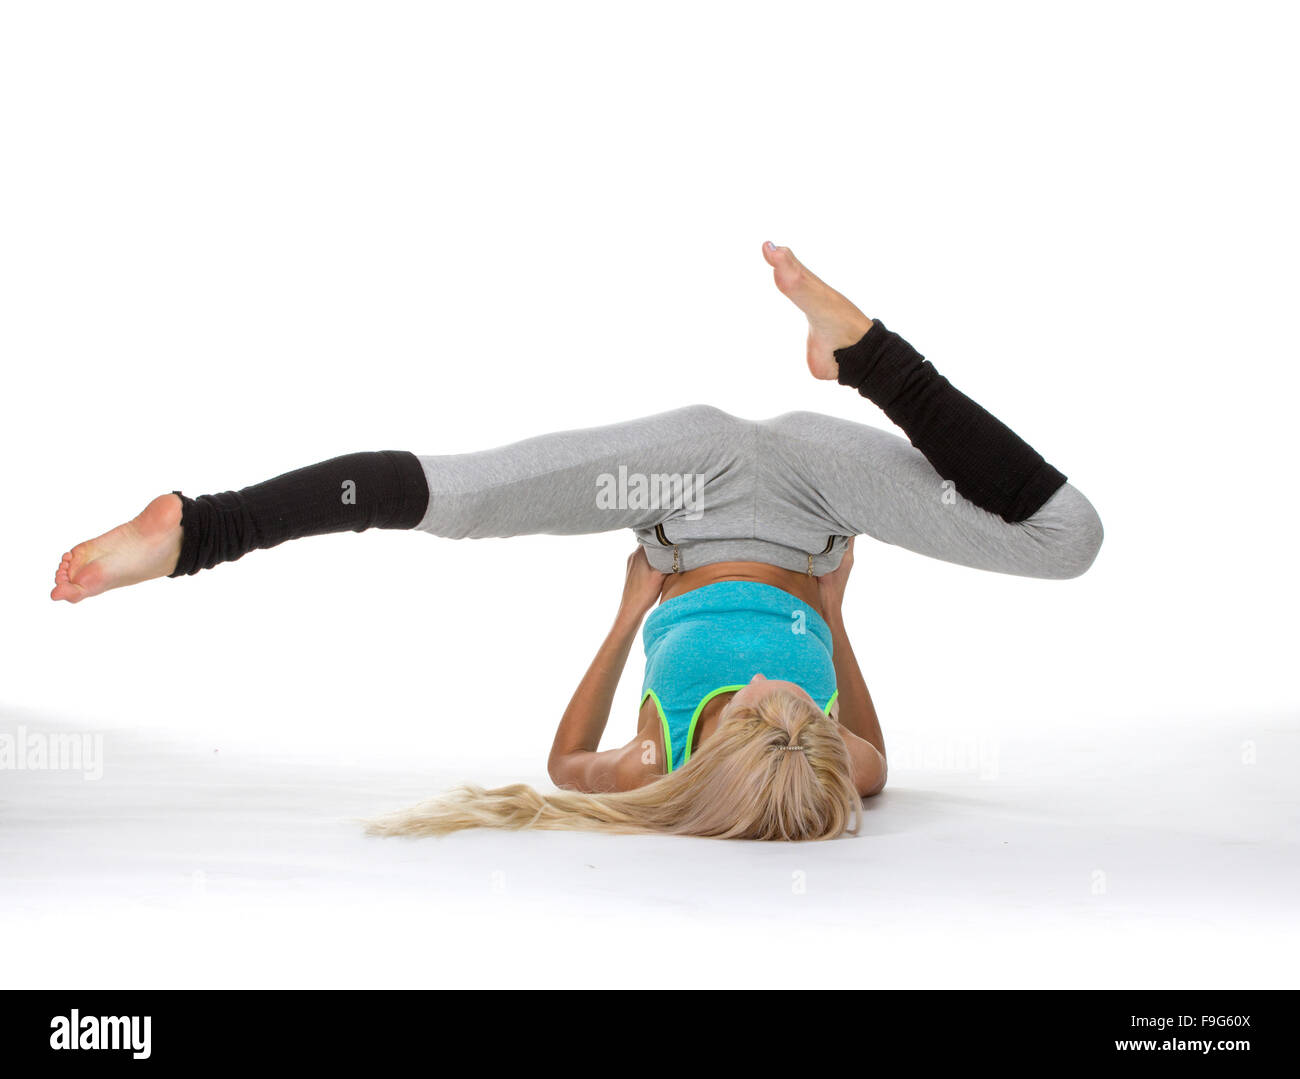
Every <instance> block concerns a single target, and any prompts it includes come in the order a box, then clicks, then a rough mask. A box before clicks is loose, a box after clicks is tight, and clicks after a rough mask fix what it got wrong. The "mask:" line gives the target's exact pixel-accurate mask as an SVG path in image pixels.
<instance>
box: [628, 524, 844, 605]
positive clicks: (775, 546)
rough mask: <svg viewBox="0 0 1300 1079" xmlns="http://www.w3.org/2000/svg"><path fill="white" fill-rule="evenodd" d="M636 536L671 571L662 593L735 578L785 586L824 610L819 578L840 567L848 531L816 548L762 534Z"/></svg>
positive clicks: (664, 570)
mask: <svg viewBox="0 0 1300 1079" xmlns="http://www.w3.org/2000/svg"><path fill="white" fill-rule="evenodd" d="M637 538H638V540H639V541H640V544H641V547H642V549H643V550H644V551H645V553H646V559H647V561H649V563H650V565H651V566H652V567H654V568H655V569H657V570H658V571H659V572H660V573H667V574H669V575H670V577H669V580H668V581H667V582H666V583H665V591H664V598H668V597H669V596H670V595H672V596H675V595H681V594H683V593H685V592H687V591H690V590H691V589H693V588H699V587H700V586H701V585H705V584H711V583H713V582H714V581H717V580H722V579H725V578H727V577H731V578H732V579H736V580H755V581H759V582H762V583H764V584H770V585H772V586H773V587H776V588H780V589H783V590H784V591H786V592H790V593H791V594H792V595H795V596H798V597H799V598H800V599H802V600H803V601H804V602H805V603H807V604H808V605H809V606H810V607H813V608H814V609H815V610H817V611H820V610H821V598H820V593H819V590H818V587H817V582H816V580H815V578H817V577H821V576H822V575H824V574H827V573H830V572H831V571H832V570H835V569H837V568H838V567H839V564H840V560H841V559H842V558H843V557H844V551H845V549H846V548H847V546H848V537H847V536H834V537H829V538H828V541H827V542H826V543H825V544H824V545H823V546H822V547H819V548H818V549H817V550H816V551H812V550H808V549H800V548H797V547H790V546H787V545H786V544H783V543H774V542H771V541H769V540H760V539H701V540H689V541H686V542H682V543H670V544H668V545H664V544H661V543H659V542H657V541H656V540H655V538H654V536H653V533H652V534H651V535H650V536H649V537H643V536H641V535H638V537H637Z"/></svg>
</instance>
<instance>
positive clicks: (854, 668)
mask: <svg viewBox="0 0 1300 1079" xmlns="http://www.w3.org/2000/svg"><path fill="white" fill-rule="evenodd" d="M852 569H853V540H852V539H850V540H849V545H848V548H847V549H846V550H845V552H844V558H843V559H842V560H841V562H840V564H839V566H838V568H836V569H835V570H833V571H832V572H830V573H828V574H826V575H825V576H823V577H818V578H817V585H818V588H819V590H820V591H821V599H822V614H823V617H824V618H825V620H826V625H827V626H828V627H829V628H830V631H831V647H832V659H833V662H834V663H835V684H836V688H837V689H838V690H839V696H838V698H837V701H836V703H837V706H838V708H839V721H840V726H841V727H842V728H843V731H842V732H841V733H842V734H843V735H844V743H845V745H847V746H848V748H849V756H850V757H851V758H852V760H853V774H854V781H855V782H856V784H857V787H858V793H859V794H861V795H862V796H863V797H866V796H868V795H872V794H879V793H880V792H881V790H883V789H884V786H885V780H886V779H887V777H888V767H887V765H886V762H885V736H884V734H883V733H882V732H881V730H880V719H879V718H878V717H877V715H876V706H875V704H874V703H873V702H872V700H871V692H870V691H869V690H868V689H867V682H866V679H865V678H863V677H862V669H861V668H860V667H859V666H858V660H857V657H856V656H855V655H854V654H853V646H852V645H851V644H850V643H849V634H848V630H847V629H846V628H845V626H844V615H843V603H844V586H845V585H846V583H847V582H848V578H849V573H850V572H851V571H852Z"/></svg>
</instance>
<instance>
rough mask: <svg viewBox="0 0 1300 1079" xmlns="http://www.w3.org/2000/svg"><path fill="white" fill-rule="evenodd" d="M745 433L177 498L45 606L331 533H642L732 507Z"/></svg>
mask: <svg viewBox="0 0 1300 1079" xmlns="http://www.w3.org/2000/svg"><path fill="white" fill-rule="evenodd" d="M752 427H753V425H752V424H750V423H748V421H744V420H740V419H737V418H736V417H734V416H730V415H728V414H727V413H725V412H723V411H721V410H720V409H716V408H712V407H711V406H708V405H692V406H689V407H686V408H680V409H675V410H672V411H669V412H664V413H660V414H658V415H654V416H647V417H643V418H640V419H636V420H630V421H626V422H623V423H615V424H609V425H606V426H603V427H592V428H585V429H579V430H571V431H560V432H554V433H550V434H544V435H538V436H536V437H534V438H529V439H525V440H523V441H521V442H515V443H512V444H510V445H506V446H501V447H499V448H496V449H491V450H483V451H480V452H476V453H463V454H451V455H445V456H423V457H418V456H416V455H415V454H413V453H410V452H408V451H405V450H381V451H375V452H364V453H353V454H346V455H344V456H341V457H334V458H331V459H330V460H328V461H322V462H319V463H317V464H313V465H307V466H305V467H304V468H300V469H295V470H294V471H292V472H287V473H284V474H283V475H280V476H276V477H274V478H272V479H269V480H266V481H264V482H262V483H258V484H255V485H253V486H251V487H245V488H243V489H241V490H238V491H226V492H222V493H220V494H215V495H200V496H199V497H197V498H189V497H187V496H185V495H183V494H181V493H180V492H179V491H176V492H173V493H172V494H170V495H161V496H159V497H158V498H156V499H154V500H153V502H151V503H150V504H149V506H147V507H146V508H145V510H144V511H143V512H142V513H141V514H140V515H139V516H138V517H136V518H135V519H133V520H132V521H128V522H127V523H126V524H124V525H120V526H118V527H117V528H115V529H113V530H112V531H111V532H107V533H105V534H104V535H102V536H99V537H97V538H96V539H94V540H88V541H86V542H84V543H80V544H78V545H77V546H76V547H74V548H73V549H72V551H70V552H68V553H67V554H65V555H64V556H63V561H62V562H61V564H60V566H59V569H58V570H57V571H56V574H55V588H54V591H53V592H52V593H51V597H52V598H54V599H62V600H68V601H70V602H73V603H76V602H79V601H80V600H82V599H85V598H87V597H89V596H93V595H98V594H99V593H101V592H105V591H108V590H109V589H112V588H119V587H122V586H124V585H128V584H136V583H139V582H141V581H145V580H151V579H154V578H157V577H164V576H170V577H180V576H186V575H191V574H194V573H197V572H198V571H199V570H201V569H212V568H213V567H215V566H217V565H219V564H220V563H222V562H230V561H234V560H236V559H238V558H241V557H243V555H244V554H246V553H247V552H249V551H252V550H265V549H267V548H270V547H275V546H278V545H279V544H281V543H284V542H286V541H288V540H291V539H301V538H303V537H305V536H314V535H324V534H328V533H333V532H344V531H353V532H363V531H365V530H367V529H369V528H395V529H413V528H419V529H420V530H422V531H425V532H429V533H432V534H433V535H437V536H445V537H449V538H453V539H462V538H481V537H487V536H522V535H530V534H541V533H545V534H552V535H576V534H580V533H591V532H607V531H614V530H619V529H623V528H634V529H635V528H649V527H653V525H655V524H657V523H658V522H660V521H662V520H664V519H666V518H667V517H669V516H670V515H672V514H674V513H679V512H682V511H683V510H684V511H685V512H687V513H691V512H693V511H695V510H696V509H701V510H702V507H705V506H709V507H714V506H721V505H724V504H726V502H727V501H728V499H731V500H733V501H734V500H735V497H736V496H735V495H734V493H733V489H734V487H735V486H736V481H737V479H738V477H739V476H740V475H741V474H742V473H744V474H748V470H745V469H741V468H739V467H738V465H739V464H740V462H741V460H742V458H743V457H744V455H745V454H746V452H747V450H748V448H749V447H750V446H751V445H752Z"/></svg>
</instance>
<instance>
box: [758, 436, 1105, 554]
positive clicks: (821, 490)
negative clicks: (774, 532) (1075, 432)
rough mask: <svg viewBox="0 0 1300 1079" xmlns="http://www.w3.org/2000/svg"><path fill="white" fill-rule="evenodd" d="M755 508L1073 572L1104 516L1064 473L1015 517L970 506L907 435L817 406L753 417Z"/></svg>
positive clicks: (921, 548) (921, 546) (842, 529)
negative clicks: (758, 489)
mask: <svg viewBox="0 0 1300 1079" xmlns="http://www.w3.org/2000/svg"><path fill="white" fill-rule="evenodd" d="M760 426H761V427H762V428H763V431H764V435H763V447H764V449H763V452H762V453H761V454H760V477H761V479H760V483H761V485H762V487H763V489H764V491H765V492H767V494H766V495H765V499H764V508H763V510H762V512H763V513H764V515H765V516H767V517H770V516H772V515H773V514H779V513H780V512H781V510H780V507H782V506H786V507H790V506H797V507H800V513H802V514H804V515H807V516H809V517H810V518H812V519H815V520H819V521H820V522H821V527H824V528H825V529H826V530H827V531H830V532H835V533H837V534H839V535H845V536H856V535H867V536H871V537H872V538H873V539H878V540H880V541H881V542H883V543H891V544H895V545H896V546H899V547H905V548H907V549H908V550H909V551H915V552H917V553H918V554H923V555H927V556H929V557H930V558H939V559H942V560H943V561H945V562H954V563H957V564H958V565H962V566H971V567H973V568H975V569H985V570H992V571H994V572H997V573H1012V574H1016V575H1017V576H1022V577H1041V578H1057V579H1060V578H1068V577H1077V576H1079V575H1080V574H1081V573H1083V572H1084V571H1085V570H1087V569H1088V567H1089V566H1090V565H1091V564H1092V562H1093V559H1094V558H1096V556H1097V551H1098V549H1099V548H1100V546H1101V542H1102V534H1103V533H1102V525H1101V520H1100V518H1099V517H1098V515H1097V511H1096V510H1095V509H1094V508H1093V507H1092V504H1091V503H1090V502H1089V501H1088V500H1087V499H1086V498H1085V497H1084V496H1083V495H1082V494H1081V493H1080V492H1079V491H1078V490H1076V489H1075V488H1074V487H1073V486H1072V485H1071V484H1069V483H1064V484H1063V485H1062V486H1060V487H1059V488H1058V489H1057V490H1056V491H1055V493H1053V494H1052V495H1051V496H1050V497H1048V499H1047V501H1046V502H1045V503H1043V505H1042V506H1041V507H1040V508H1039V509H1038V510H1036V511H1035V512H1034V513H1033V514H1031V515H1030V516H1029V517H1027V518H1025V519H1024V520H1022V521H1016V522H1009V521H1006V520H1004V519H1003V518H1002V517H1001V516H999V515H998V514H996V513H993V512H990V511H989V510H986V509H983V508H981V507H980V506H977V505H976V504H975V503H974V502H972V501H971V500H970V499H968V498H967V497H966V496H964V495H962V494H960V493H959V492H958V491H957V489H956V486H955V484H954V483H953V482H952V481H950V480H945V479H944V478H943V477H942V476H941V475H940V474H939V473H938V472H937V471H936V470H935V468H934V466H933V465H931V464H930V462H929V461H928V460H926V458H925V456H924V454H922V453H921V452H920V450H918V449H916V448H915V447H914V446H912V445H910V444H909V443H908V442H907V440H906V439H904V438H900V437H899V436H898V435H895V434H892V433H890V432H888V431H882V430H879V429H878V428H875V427H869V426H867V425H865V424H860V423H854V422H852V421H849V420H843V419H838V418H836V417H832V416H824V415H821V414H820V413H815V412H790V413H787V414H785V415H783V416H778V417H776V418H775V419H772V420H767V421H765V422H764V423H762V424H760Z"/></svg>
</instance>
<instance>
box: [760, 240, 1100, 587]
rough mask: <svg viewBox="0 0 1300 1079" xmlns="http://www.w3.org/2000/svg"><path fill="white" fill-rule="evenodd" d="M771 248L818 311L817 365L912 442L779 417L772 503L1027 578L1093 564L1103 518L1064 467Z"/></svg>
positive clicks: (770, 480)
mask: <svg viewBox="0 0 1300 1079" xmlns="http://www.w3.org/2000/svg"><path fill="white" fill-rule="evenodd" d="M764 257H765V258H766V260H767V261H768V263H769V265H771V266H772V267H773V270H774V277H775V280H776V284H777V287H778V288H779V289H780V290H781V291H782V292H783V293H784V294H785V295H786V296H788V297H789V298H790V299H791V300H792V301H793V302H794V303H795V305H796V306H797V307H799V309H800V310H801V311H803V312H804V314H805V315H806V316H807V317H808V322H809V334H808V366H809V369H810V370H811V371H812V373H813V375H814V376H816V377H818V378H822V379H828V380H829V379H835V380H836V381H838V382H839V383H840V384H841V385H844V386H850V387H852V388H854V389H856V390H857V391H858V392H859V393H860V394H861V395H862V396H863V397H866V398H867V399H868V400H870V401H872V402H873V403H874V404H876V405H878V406H879V407H880V408H881V409H882V410H883V411H884V413H885V415H886V416H888V417H889V418H890V419H891V420H893V422H894V423H895V424H897V425H898V426H899V427H900V428H902V430H903V433H904V434H906V435H907V438H908V439H909V440H910V444H909V443H908V442H907V441H904V440H903V439H902V438H899V437H898V436H897V435H893V434H890V433H888V432H885V431H880V430H877V429H876V428H873V427H867V426H865V425H863V424H858V423H852V422H850V421H847V420H838V419H834V418H832V417H829V416H821V415H818V414H816V413H791V414H788V415H786V416H780V417H777V418H776V419H774V420H769V421H767V423H765V424H761V425H760V427H762V428H763V431H764V435H763V438H762V452H760V454H759V462H760V475H761V477H762V479H761V481H760V483H761V486H762V487H763V489H764V491H765V492H766V498H767V501H768V503H774V505H775V506H776V507H778V508H779V507H780V506H781V505H788V506H790V507H791V508H792V510H793V512H794V515H795V516H796V517H798V516H800V515H802V516H804V517H810V518H812V519H813V520H816V521H818V522H819V523H822V524H827V525H834V526H835V527H837V528H838V529H839V530H840V531H841V532H842V533H844V534H848V535H857V534H863V535H870V536H873V537H874V538H876V539H880V540H882V541H884V542H886V543H893V544H897V545H899V546H902V547H907V548H908V549H909V550H913V551H917V552H919V553H921V554H926V555H929V556H931V557H933V558H941V559H944V560H945V561H949V562H956V563H960V564H962V565H967V566H974V567H977V568H980V569H989V570H995V571H997V572H1001V573H1014V574H1018V575H1022V576H1029V577H1076V576H1078V575H1079V574H1081V573H1083V572H1084V571H1085V570H1087V569H1088V567H1089V566H1090V565H1091V564H1092V561H1093V559H1094V558H1095V557H1096V555H1097V551H1098V549H1099V547H1100V546H1101V542H1102V526H1101V520H1100V518H1099V517H1098V516H1097V512H1096V510H1095V509H1093V507H1092V505H1091V504H1090V503H1089V502H1088V500H1087V499H1086V498H1084V496H1083V495H1082V494H1080V493H1079V491H1078V490H1077V489H1076V488H1074V487H1073V486H1071V485H1070V484H1069V483H1067V482H1066V477H1065V476H1064V474H1062V473H1061V472H1059V471H1057V470H1056V469H1055V468H1053V467H1052V466H1051V465H1050V464H1048V463H1047V462H1046V461H1045V460H1044V459H1043V457H1042V456H1041V455H1040V454H1039V453H1037V452H1036V451H1035V450H1034V449H1033V448H1032V447H1031V446H1029V445H1028V444H1027V443H1026V442H1025V441H1024V440H1023V439H1021V438H1020V437H1019V436H1018V435H1016V433H1015V432H1014V431H1012V430H1011V429H1010V428H1008V427H1007V426H1006V425H1005V424H1003V423H1002V422H1001V421H999V420H998V419H997V418H996V417H994V416H993V415H992V414H991V413H989V412H988V411H987V410H985V409H984V408H982V407H981V406H980V405H978V404H976V403H975V402H974V401H972V400H971V399H970V398H969V397H967V396H965V395H964V394H963V393H961V392H960V391H959V390H957V389H956V388H955V387H954V386H952V385H951V384H950V383H949V382H948V380H947V379H946V378H944V377H943V376H942V375H940V374H939V372H938V371H936V370H935V369H934V366H933V365H932V364H930V363H929V362H928V361H926V359H925V357H924V356H922V355H921V354H920V353H919V352H917V351H916V349H914V348H912V346H911V345H910V344H908V342H907V341H905V340H904V339H903V338H902V337H900V336H899V335H898V334H897V333H894V332H893V331H891V330H889V329H887V328H886V327H885V325H884V323H883V322H881V321H880V320H879V319H875V320H872V319H869V318H867V317H866V316H865V315H864V314H863V313H862V312H861V311H860V310H859V309H858V308H857V307H856V306H854V305H853V304H852V303H850V302H849V301H848V300H847V299H846V298H845V297H844V296H842V295H841V294H840V293H838V292H836V291H835V290H834V289H832V288H830V286H828V285H827V284H826V283H825V282H823V281H821V280H820V279H819V278H818V277H816V275H814V274H812V273H811V272H810V271H808V270H807V269H806V268H805V267H804V266H803V265H802V264H801V263H800V262H799V261H798V260H797V259H796V258H795V257H794V255H793V254H792V253H791V252H790V250H789V249H788V248H778V247H773V246H771V245H765V246H764ZM767 510H768V516H771V514H772V507H771V506H770V505H769V506H768V507H767Z"/></svg>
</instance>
